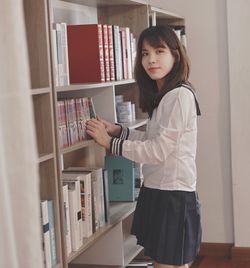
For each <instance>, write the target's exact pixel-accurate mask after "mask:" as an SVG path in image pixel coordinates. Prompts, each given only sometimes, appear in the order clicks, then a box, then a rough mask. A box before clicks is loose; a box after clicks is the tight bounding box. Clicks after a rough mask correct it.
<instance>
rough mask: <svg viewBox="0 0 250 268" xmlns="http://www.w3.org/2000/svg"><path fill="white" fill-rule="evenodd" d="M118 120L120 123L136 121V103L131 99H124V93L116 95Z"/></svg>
mask: <svg viewBox="0 0 250 268" xmlns="http://www.w3.org/2000/svg"><path fill="white" fill-rule="evenodd" d="M115 106H116V114H117V120H118V122H119V123H130V122H133V121H135V119H136V115H135V104H134V103H131V101H124V99H123V95H116V96H115Z"/></svg>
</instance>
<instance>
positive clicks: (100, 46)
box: [97, 24, 105, 82]
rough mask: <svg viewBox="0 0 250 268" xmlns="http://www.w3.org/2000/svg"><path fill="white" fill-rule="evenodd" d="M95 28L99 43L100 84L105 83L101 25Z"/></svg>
mask: <svg viewBox="0 0 250 268" xmlns="http://www.w3.org/2000/svg"><path fill="white" fill-rule="evenodd" d="M97 27H98V41H99V55H100V72H101V82H105V64H104V44H103V43H104V42H103V29H102V25H101V24H98V25H97Z"/></svg>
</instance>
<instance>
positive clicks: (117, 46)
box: [113, 25, 123, 80]
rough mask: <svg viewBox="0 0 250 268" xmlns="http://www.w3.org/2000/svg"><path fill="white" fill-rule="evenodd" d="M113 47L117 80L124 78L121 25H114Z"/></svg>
mask: <svg viewBox="0 0 250 268" xmlns="http://www.w3.org/2000/svg"><path fill="white" fill-rule="evenodd" d="M113 47H114V60H115V75H116V80H122V78H123V72H122V48H121V38H120V33H119V26H118V25H113Z"/></svg>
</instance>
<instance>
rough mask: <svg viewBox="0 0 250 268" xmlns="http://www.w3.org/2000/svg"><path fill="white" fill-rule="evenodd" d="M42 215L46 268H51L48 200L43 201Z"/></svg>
mask: <svg viewBox="0 0 250 268" xmlns="http://www.w3.org/2000/svg"><path fill="white" fill-rule="evenodd" d="M41 214H42V225H43V243H44V255H45V267H46V268H51V249H50V233H49V216H48V201H47V200H42V201H41Z"/></svg>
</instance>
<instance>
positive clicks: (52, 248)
mask: <svg viewBox="0 0 250 268" xmlns="http://www.w3.org/2000/svg"><path fill="white" fill-rule="evenodd" d="M54 216H55V215H54V202H53V200H48V219H49V234H50V252H51V265H52V267H54V266H55V265H56V264H57V256H56V234H55V224H54Z"/></svg>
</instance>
